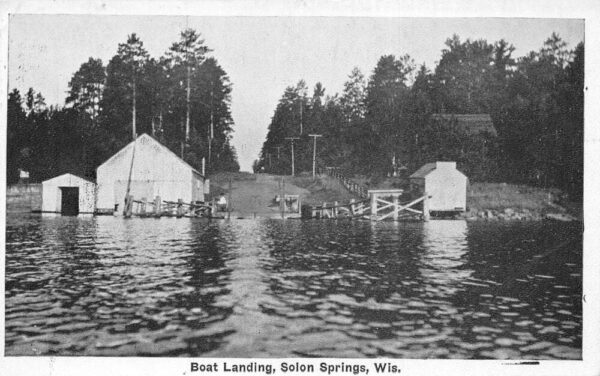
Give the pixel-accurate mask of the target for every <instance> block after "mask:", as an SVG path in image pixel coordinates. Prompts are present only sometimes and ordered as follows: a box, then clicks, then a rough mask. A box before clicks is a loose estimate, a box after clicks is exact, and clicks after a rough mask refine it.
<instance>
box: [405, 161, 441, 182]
mask: <svg viewBox="0 0 600 376" xmlns="http://www.w3.org/2000/svg"><path fill="white" fill-rule="evenodd" d="M435 167H436V166H435V162H433V163H426V164H424V165H423V166H421V168H420V169H418V170H417V171H415V173H413V174H412V175H410V178H411V179H413V178H418V179H421V178H425V176H427V175H428V174H429V173H430V172H431V171H433V170H435Z"/></svg>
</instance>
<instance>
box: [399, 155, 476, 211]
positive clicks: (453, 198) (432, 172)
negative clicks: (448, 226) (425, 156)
mask: <svg viewBox="0 0 600 376" xmlns="http://www.w3.org/2000/svg"><path fill="white" fill-rule="evenodd" d="M410 187H411V191H413V192H415V193H417V194H418V195H421V194H424V193H427V194H428V195H429V196H430V197H429V199H428V207H429V211H430V212H432V211H433V212H456V211H461V212H462V211H465V210H466V208H467V177H466V176H465V175H464V174H463V173H462V172H460V171H458V170H457V169H456V162H434V163H427V164H425V165H423V166H422V167H421V168H419V169H418V170H417V171H416V172H415V173H414V174H412V175H411V176H410Z"/></svg>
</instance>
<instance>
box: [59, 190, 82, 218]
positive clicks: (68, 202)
mask: <svg viewBox="0 0 600 376" xmlns="http://www.w3.org/2000/svg"><path fill="white" fill-rule="evenodd" d="M60 191H61V197H62V199H61V203H60V214H62V215H77V214H79V187H60Z"/></svg>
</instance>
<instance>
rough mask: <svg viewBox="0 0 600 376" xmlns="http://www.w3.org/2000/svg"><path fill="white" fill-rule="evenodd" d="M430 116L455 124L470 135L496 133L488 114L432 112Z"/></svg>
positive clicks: (493, 134) (495, 134) (494, 134)
mask: <svg viewBox="0 0 600 376" xmlns="http://www.w3.org/2000/svg"><path fill="white" fill-rule="evenodd" d="M431 118H432V119H434V120H441V121H448V122H451V123H453V124H456V126H457V127H459V128H461V129H463V130H464V131H465V132H467V134H470V135H477V134H482V133H485V132H487V133H490V134H491V135H492V136H497V135H498V134H497V133H496V128H494V123H493V122H492V117H491V116H490V115H489V114H433V115H431Z"/></svg>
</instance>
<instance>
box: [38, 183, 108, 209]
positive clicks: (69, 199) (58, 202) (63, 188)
mask: <svg viewBox="0 0 600 376" xmlns="http://www.w3.org/2000/svg"><path fill="white" fill-rule="evenodd" d="M95 201H96V184H94V183H92V182H91V181H88V180H85V179H83V178H80V177H79V176H75V175H73V174H64V175H60V176H57V177H55V178H52V179H49V180H46V181H44V182H42V212H46V213H61V214H62V215H78V214H93V213H94V209H95Z"/></svg>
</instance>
